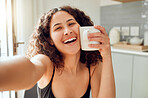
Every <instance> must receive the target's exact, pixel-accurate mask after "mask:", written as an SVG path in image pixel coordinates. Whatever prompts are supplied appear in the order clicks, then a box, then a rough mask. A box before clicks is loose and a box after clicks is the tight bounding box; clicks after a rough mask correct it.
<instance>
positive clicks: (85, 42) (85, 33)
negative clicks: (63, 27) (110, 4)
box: [80, 26, 100, 51]
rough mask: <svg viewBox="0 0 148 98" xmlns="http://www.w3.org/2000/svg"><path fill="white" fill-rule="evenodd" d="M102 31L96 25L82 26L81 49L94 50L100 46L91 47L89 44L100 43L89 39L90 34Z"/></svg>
mask: <svg viewBox="0 0 148 98" xmlns="http://www.w3.org/2000/svg"><path fill="white" fill-rule="evenodd" d="M96 32H100V31H99V30H98V29H95V28H94V26H84V27H80V40H81V49H82V50H85V51H94V50H98V48H90V47H88V44H99V42H97V41H89V40H88V34H89V33H96Z"/></svg>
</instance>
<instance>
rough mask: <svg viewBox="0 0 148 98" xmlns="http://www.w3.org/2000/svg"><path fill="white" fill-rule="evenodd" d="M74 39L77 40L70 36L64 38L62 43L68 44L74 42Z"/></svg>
mask: <svg viewBox="0 0 148 98" xmlns="http://www.w3.org/2000/svg"><path fill="white" fill-rule="evenodd" d="M76 40H77V38H70V39H68V40H65V41H64V44H69V43H72V42H75V41H76Z"/></svg>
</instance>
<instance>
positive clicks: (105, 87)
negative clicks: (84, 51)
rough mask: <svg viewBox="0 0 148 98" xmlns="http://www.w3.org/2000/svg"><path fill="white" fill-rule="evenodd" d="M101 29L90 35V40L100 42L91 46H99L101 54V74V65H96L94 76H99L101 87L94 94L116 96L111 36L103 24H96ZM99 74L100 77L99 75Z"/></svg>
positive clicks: (108, 97)
mask: <svg viewBox="0 0 148 98" xmlns="http://www.w3.org/2000/svg"><path fill="white" fill-rule="evenodd" d="M94 27H95V28H96V29H98V30H100V32H101V33H91V34H89V35H88V37H89V40H90V41H98V42H100V44H92V45H89V47H92V48H98V49H99V51H100V53H101V56H102V60H103V61H102V63H101V65H100V66H101V72H100V73H101V74H100V73H99V71H100V67H98V66H97V67H96V69H95V72H94V76H95V77H96V78H98V83H99V88H98V89H97V91H98V93H97V94H96V93H95V95H94V96H96V95H97V96H98V98H115V81H114V73H113V66H112V57H111V48H110V40H109V37H108V35H107V33H106V31H105V29H104V27H102V26H94ZM97 76H98V77H97ZM99 76H100V77H99Z"/></svg>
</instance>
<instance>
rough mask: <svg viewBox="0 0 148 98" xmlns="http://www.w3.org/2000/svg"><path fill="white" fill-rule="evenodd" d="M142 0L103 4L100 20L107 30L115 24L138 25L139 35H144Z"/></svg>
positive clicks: (121, 25)
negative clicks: (142, 27)
mask: <svg viewBox="0 0 148 98" xmlns="http://www.w3.org/2000/svg"><path fill="white" fill-rule="evenodd" d="M141 11H142V1H136V2H130V3H123V4H118V5H110V6H102V7H101V8H100V14H101V16H100V21H101V25H102V26H104V27H105V28H106V30H107V32H109V31H110V29H111V28H112V27H114V26H120V27H123V26H129V27H131V26H138V27H139V32H140V34H139V36H140V37H143V36H144V33H143V31H142V29H141V24H142V23H143V20H142V18H141Z"/></svg>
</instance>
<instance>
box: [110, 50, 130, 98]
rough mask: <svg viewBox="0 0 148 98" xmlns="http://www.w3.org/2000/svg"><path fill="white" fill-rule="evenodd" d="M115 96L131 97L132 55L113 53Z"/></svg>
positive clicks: (121, 97) (119, 97)
mask: <svg viewBox="0 0 148 98" xmlns="http://www.w3.org/2000/svg"><path fill="white" fill-rule="evenodd" d="M112 59H113V69H114V76H115V83H116V98H131V87H132V61H133V55H130V54H123V53H113V52H112Z"/></svg>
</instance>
